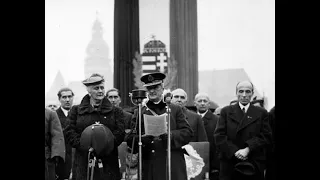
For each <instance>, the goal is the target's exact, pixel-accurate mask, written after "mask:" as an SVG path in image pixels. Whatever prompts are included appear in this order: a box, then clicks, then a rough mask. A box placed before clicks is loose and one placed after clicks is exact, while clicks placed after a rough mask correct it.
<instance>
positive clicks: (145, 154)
mask: <svg viewBox="0 0 320 180" xmlns="http://www.w3.org/2000/svg"><path fill="white" fill-rule="evenodd" d="M147 117H148V119H145V118H147ZM147 120H148V121H147ZM150 120H152V121H161V123H160V122H159V123H158V122H152V123H151V121H150ZM159 124H161V126H159ZM275 124H276V123H275V0H45V180H276V170H277V166H276V158H275V147H276V146H275V142H276V138H275ZM150 128H151V130H152V132H157V133H150V132H149V131H150ZM158 128H161V129H158ZM159 132H160V133H159ZM278 139H279V137H278ZM278 178H279V177H278Z"/></svg>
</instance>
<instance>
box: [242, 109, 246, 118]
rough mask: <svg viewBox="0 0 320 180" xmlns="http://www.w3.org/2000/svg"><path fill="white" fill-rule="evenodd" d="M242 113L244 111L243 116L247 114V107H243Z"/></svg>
mask: <svg viewBox="0 0 320 180" xmlns="http://www.w3.org/2000/svg"><path fill="white" fill-rule="evenodd" d="M242 113H243V116H242V117H244V116H245V115H246V109H245V108H242Z"/></svg>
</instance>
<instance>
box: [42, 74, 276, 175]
mask: <svg viewBox="0 0 320 180" xmlns="http://www.w3.org/2000/svg"><path fill="white" fill-rule="evenodd" d="M165 77H166V76H165V75H164V74H162V73H151V74H147V75H144V76H142V77H141V78H140V80H141V81H142V82H143V83H144V87H145V90H146V96H147V98H146V99H144V102H143V106H142V108H141V114H144V115H150V116H160V115H163V114H166V113H167V112H168V111H167V109H168V108H169V109H170V126H171V127H170V132H171V133H170V135H168V134H167V133H164V134H161V135H159V136H152V135H145V130H144V124H143V121H144V119H143V116H142V117H141V125H140V124H139V121H138V120H139V109H138V108H135V109H134V112H128V111H125V110H124V109H123V108H121V106H120V104H121V97H120V91H119V90H118V89H116V88H112V89H109V90H107V91H105V89H104V78H103V76H101V75H100V74H93V75H91V76H90V77H89V78H88V79H85V80H84V81H83V84H84V85H85V86H86V89H87V91H88V94H87V95H85V96H84V97H83V99H82V101H81V103H80V104H78V105H73V98H74V96H75V94H74V93H73V91H72V89H70V88H67V87H65V88H62V89H60V90H59V92H57V98H58V100H59V102H60V106H59V107H54V106H51V107H46V108H45V117H46V118H45V129H46V130H45V152H46V155H45V176H46V180H47V179H48V180H53V179H58V180H66V179H75V180H87V179H88V176H89V167H93V169H94V172H95V173H92V174H91V175H90V177H91V179H94V180H120V179H121V180H122V179H123V180H124V179H128V177H130V176H127V178H126V177H123V176H122V174H120V169H119V159H118V156H119V153H118V149H117V148H116V147H118V146H119V145H120V144H121V143H122V142H126V143H127V145H128V147H129V148H128V149H130V151H131V150H132V152H133V153H138V148H139V146H141V148H142V179H144V180H165V179H166V178H167V177H168V174H167V147H168V141H170V144H171V150H170V152H171V174H170V176H171V179H172V180H187V179H188V177H187V170H186V162H185V158H184V154H186V153H187V152H186V151H185V150H183V149H182V147H183V146H184V145H187V144H188V143H189V142H209V144H210V151H209V178H210V180H218V179H219V180H237V179H248V180H249V179H254V180H263V179H268V180H273V179H275V167H276V166H275V155H274V153H275V110H274V109H275V108H274V107H273V108H272V109H271V110H270V111H269V112H268V111H267V110H266V109H265V108H264V107H263V102H261V100H257V99H253V95H254V88H253V87H254V86H253V84H252V83H251V82H249V81H242V82H239V83H238V84H236V85H235V94H236V96H237V100H235V101H233V102H230V105H228V106H225V107H219V108H217V109H216V110H214V112H212V111H211V110H210V98H209V95H208V94H207V93H204V92H199V93H198V94H196V96H195V97H194V100H193V103H194V106H195V107H196V111H192V110H191V109H188V108H187V107H186V104H187V102H188V101H190V99H192V98H190V97H188V95H187V93H186V92H185V91H184V90H183V89H181V88H178V89H174V90H173V91H172V92H171V96H170V103H168V101H166V100H165V99H164V84H163V80H164V79H165ZM209 93H210V92H209ZM97 121H98V122H99V123H101V124H102V125H103V126H104V127H106V128H107V129H108V130H110V132H111V134H112V137H108V138H110V139H112V142H114V146H108V145H103V147H102V149H103V150H104V151H106V149H108V153H105V154H102V155H100V154H99V156H98V153H96V156H97V158H98V160H99V162H98V165H97V166H94V165H93V166H92V165H90V163H89V162H91V161H90V159H88V158H90V157H88V152H89V151H90V152H91V151H94V150H92V149H89V150H88V149H85V148H83V145H82V144H81V142H83V141H82V138H83V137H82V136H84V135H83V134H84V133H83V132H84V131H85V130H86V128H87V127H89V126H92V124H95V123H96V122H97ZM139 127H141V132H142V137H141V143H142V144H139V134H138V132H139ZM168 137H170V139H169V138H168ZM114 147H115V148H114ZM94 158H95V157H94ZM93 162H95V161H93ZM136 170H137V166H136ZM204 178H205V177H203V179H204Z"/></svg>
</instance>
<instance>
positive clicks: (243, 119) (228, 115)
mask: <svg viewBox="0 0 320 180" xmlns="http://www.w3.org/2000/svg"><path fill="white" fill-rule="evenodd" d="M271 135H272V134H271V128H270V125H269V122H268V112H267V110H265V109H263V108H261V107H257V106H253V105H251V104H250V105H249V108H248V110H247V112H246V114H243V112H242V110H241V109H240V106H239V103H237V104H234V105H230V106H226V107H224V108H222V109H221V114H220V117H219V120H218V124H217V128H216V130H215V132H214V138H215V142H216V145H217V147H218V150H219V158H220V180H229V179H231V178H232V175H234V165H235V164H236V163H237V162H239V161H240V160H238V159H237V158H236V157H235V156H234V154H235V152H236V151H238V150H239V149H243V148H245V147H249V149H250V152H249V155H248V161H250V162H252V163H253V164H254V165H255V166H256V168H257V175H258V176H257V179H261V178H262V174H263V170H264V169H265V161H266V148H267V145H269V144H270V142H271Z"/></svg>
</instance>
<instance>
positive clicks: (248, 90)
mask: <svg viewBox="0 0 320 180" xmlns="http://www.w3.org/2000/svg"><path fill="white" fill-rule="evenodd" d="M236 95H237V98H238V101H239V102H240V103H241V104H242V105H244V106H245V105H247V104H248V103H250V101H251V98H252V96H253V85H252V83H251V82H250V81H241V82H239V83H238V84H237V86H236Z"/></svg>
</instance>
